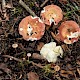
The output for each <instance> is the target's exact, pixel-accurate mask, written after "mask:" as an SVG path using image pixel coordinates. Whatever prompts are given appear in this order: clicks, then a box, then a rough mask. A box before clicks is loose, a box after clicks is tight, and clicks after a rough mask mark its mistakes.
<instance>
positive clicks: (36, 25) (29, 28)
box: [19, 16, 45, 41]
mask: <svg viewBox="0 0 80 80" xmlns="http://www.w3.org/2000/svg"><path fill="white" fill-rule="evenodd" d="M44 32H45V24H44V23H43V22H42V21H41V20H40V18H39V17H32V16H27V17H25V18H24V19H22V21H21V22H20V24H19V34H20V35H22V36H23V39H24V40H27V41H28V40H31V41H34V40H39V39H41V37H42V35H44Z"/></svg>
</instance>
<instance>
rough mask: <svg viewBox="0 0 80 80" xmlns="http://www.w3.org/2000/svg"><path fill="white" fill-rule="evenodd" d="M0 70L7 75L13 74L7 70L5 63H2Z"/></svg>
mask: <svg viewBox="0 0 80 80" xmlns="http://www.w3.org/2000/svg"><path fill="white" fill-rule="evenodd" d="M0 69H2V70H3V71H4V72H6V73H11V70H10V69H8V68H7V65H6V64H4V63H0Z"/></svg>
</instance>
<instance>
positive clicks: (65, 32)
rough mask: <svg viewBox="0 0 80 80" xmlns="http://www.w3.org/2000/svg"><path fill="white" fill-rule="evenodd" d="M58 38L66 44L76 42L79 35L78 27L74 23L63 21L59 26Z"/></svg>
mask: <svg viewBox="0 0 80 80" xmlns="http://www.w3.org/2000/svg"><path fill="white" fill-rule="evenodd" d="M58 29H59V34H58V35H59V37H60V39H61V41H63V42H64V43H66V44H72V43H74V42H76V41H78V38H79V35H80V28H79V25H78V24H77V23H76V22H75V21H72V20H70V21H64V22H62V23H61V25H60V26H59V28H58Z"/></svg>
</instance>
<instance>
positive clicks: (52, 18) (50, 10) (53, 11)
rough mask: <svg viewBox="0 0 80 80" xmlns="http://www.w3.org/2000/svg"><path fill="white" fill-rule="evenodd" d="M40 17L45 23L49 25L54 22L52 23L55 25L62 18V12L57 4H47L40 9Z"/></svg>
mask: <svg viewBox="0 0 80 80" xmlns="http://www.w3.org/2000/svg"><path fill="white" fill-rule="evenodd" d="M41 17H42V20H43V22H44V23H45V24H47V25H51V24H52V22H54V25H57V24H58V23H59V22H60V21H61V20H62V18H63V13H62V10H61V8H60V7H59V6H57V5H48V6H46V7H44V10H42V11H41Z"/></svg>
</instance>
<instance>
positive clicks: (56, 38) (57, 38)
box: [51, 32, 60, 43]
mask: <svg viewBox="0 0 80 80" xmlns="http://www.w3.org/2000/svg"><path fill="white" fill-rule="evenodd" d="M51 35H52V37H53V38H54V39H55V40H56V41H57V42H59V43H60V38H59V36H57V35H56V34H54V33H53V32H51Z"/></svg>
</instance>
